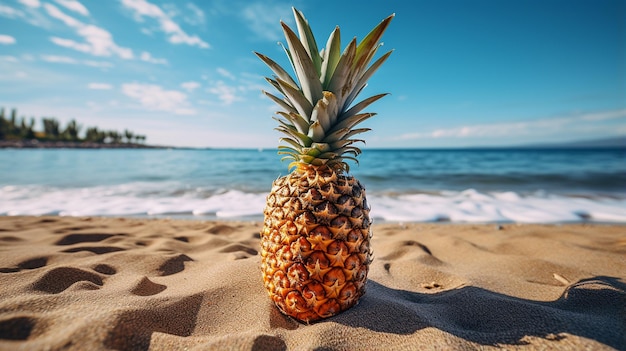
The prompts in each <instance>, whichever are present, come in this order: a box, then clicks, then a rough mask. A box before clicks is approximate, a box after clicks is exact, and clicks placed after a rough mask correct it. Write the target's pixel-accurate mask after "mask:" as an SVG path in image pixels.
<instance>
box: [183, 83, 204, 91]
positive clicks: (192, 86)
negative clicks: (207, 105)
mask: <svg viewBox="0 0 626 351" xmlns="http://www.w3.org/2000/svg"><path fill="white" fill-rule="evenodd" d="M180 86H181V87H182V88H183V89H185V90H187V91H188V92H190V93H191V92H192V91H194V90H196V89H198V88H199V87H200V83H198V82H184V83H182V84H181V85H180Z"/></svg>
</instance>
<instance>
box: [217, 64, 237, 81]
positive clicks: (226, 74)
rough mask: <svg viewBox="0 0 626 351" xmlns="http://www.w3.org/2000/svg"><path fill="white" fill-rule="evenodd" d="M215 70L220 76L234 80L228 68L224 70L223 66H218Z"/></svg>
mask: <svg viewBox="0 0 626 351" xmlns="http://www.w3.org/2000/svg"><path fill="white" fill-rule="evenodd" d="M216 71H217V73H219V74H220V75H221V76H222V77H226V78H228V79H232V80H235V76H234V75H233V74H232V73H230V72H229V71H228V70H226V69H224V68H222V67H218V68H217V70H216Z"/></svg>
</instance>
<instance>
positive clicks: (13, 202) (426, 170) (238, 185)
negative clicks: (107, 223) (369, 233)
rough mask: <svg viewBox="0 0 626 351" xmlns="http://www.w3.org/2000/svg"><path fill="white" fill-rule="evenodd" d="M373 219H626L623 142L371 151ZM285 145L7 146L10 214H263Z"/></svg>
mask: <svg viewBox="0 0 626 351" xmlns="http://www.w3.org/2000/svg"><path fill="white" fill-rule="evenodd" d="M359 161H360V164H359V165H356V164H350V165H351V169H350V172H351V174H352V175H354V176H355V177H357V178H358V179H359V180H360V181H361V183H363V185H364V186H365V188H366V191H367V198H368V202H369V204H370V206H371V216H372V218H373V220H374V222H385V221H387V222H454V223H467V222H472V223H511V222H513V223H563V222H599V223H626V150H624V149H460V150H386V149H385V150H370V149H366V150H364V153H363V154H362V155H361V156H360V157H359ZM287 167H288V164H287V162H281V161H280V156H279V155H277V154H276V150H273V149H272V150H225V149H96V150H93V149H2V150H0V215H4V216H15V215H59V216H125V217H160V218H163V217H171V218H185V219H188V218H194V219H207V220H211V219H220V220H229V219H233V220H262V218H263V215H262V211H263V207H264V204H265V196H266V195H267V193H268V192H269V190H270V187H271V183H272V181H273V180H274V179H276V178H277V177H279V176H281V175H285V174H286V173H287Z"/></svg>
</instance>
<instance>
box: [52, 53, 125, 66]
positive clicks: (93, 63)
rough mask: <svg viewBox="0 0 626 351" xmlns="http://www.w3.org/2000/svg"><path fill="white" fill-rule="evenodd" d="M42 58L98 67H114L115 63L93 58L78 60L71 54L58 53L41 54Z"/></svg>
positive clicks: (54, 61)
mask: <svg viewBox="0 0 626 351" xmlns="http://www.w3.org/2000/svg"><path fill="white" fill-rule="evenodd" d="M40 59H41V60H42V61H45V62H50V63H65V64H71V65H85V66H90V67H97V68H109V67H113V65H112V64H111V63H109V62H104V61H92V60H77V59H75V58H73V57H69V56H58V55H41V56H40Z"/></svg>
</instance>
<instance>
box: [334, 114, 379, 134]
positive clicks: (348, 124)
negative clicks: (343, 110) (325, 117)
mask: <svg viewBox="0 0 626 351" xmlns="http://www.w3.org/2000/svg"><path fill="white" fill-rule="evenodd" d="M375 115H376V114H375V113H359V114H357V115H354V116H350V117H348V118H345V119H343V120H341V121H340V122H339V123H337V124H336V125H335V127H334V128H333V130H331V132H333V131H334V130H335V129H341V128H349V129H352V128H353V127H354V126H356V125H357V124H359V123H361V122H363V121H365V120H366V119H368V118H371V117H373V116H375Z"/></svg>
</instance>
